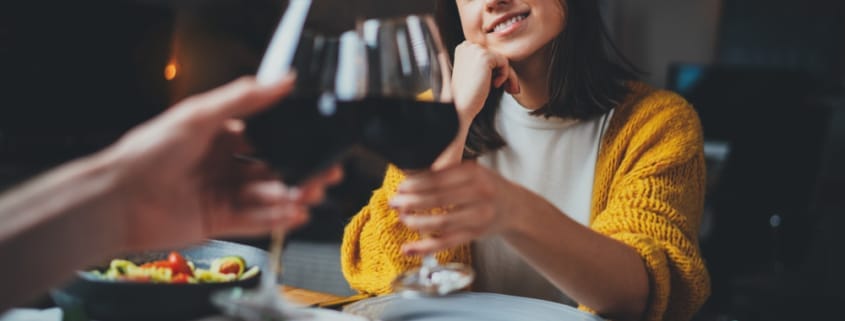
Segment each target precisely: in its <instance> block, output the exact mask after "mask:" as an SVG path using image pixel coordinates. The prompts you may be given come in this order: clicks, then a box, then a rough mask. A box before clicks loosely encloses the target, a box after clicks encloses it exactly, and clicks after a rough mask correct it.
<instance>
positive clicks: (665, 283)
mask: <svg viewBox="0 0 845 321" xmlns="http://www.w3.org/2000/svg"><path fill="white" fill-rule="evenodd" d="M632 89H633V90H632V94H631V95H630V96H629V97H628V98H627V99H626V100H625V102H623V103H622V104H620V105H619V106H617V107H616V110H615V112H614V115H613V118H612V119H611V121H610V125H609V127H608V128H607V131H606V132H605V134H604V136H603V138H602V141H601V146H600V151H599V157H598V160H597V164H596V173H595V182H594V185H593V196H592V210H591V217H590V227H591V228H592V229H593V230H595V231H596V232H598V233H601V234H604V235H607V236H608V237H611V238H613V239H616V240H618V241H620V242H622V243H625V244H627V245H629V246H631V247H632V248H633V249H635V250H636V251H637V252H638V253H639V254H640V255H641V256H642V258H643V262H645V265H646V269H647V271H648V273H649V280H650V299H649V305H648V307H647V310H646V315H644V317H643V320H649V321H651V320H689V319H690V318H692V316H693V315H694V314H695V312H696V311H697V310H698V309H699V307H700V306H701V305H702V304H703V303H704V301H705V300H706V299H707V297H708V295H709V294H710V279H709V275H708V273H707V269H706V268H705V266H704V262H703V260H702V258H701V254H700V251H699V246H698V237H697V235H698V234H697V233H698V228H699V224H700V220H701V214H702V211H703V208H704V183H705V167H704V152H703V140H702V132H701V125H700V122H699V120H698V115H697V114H696V113H695V111H694V110H693V109H692V107H691V106H689V104H688V103H687V102H686V101H685V100H684V99H683V98H681V97H680V96H678V95H676V94H674V93H671V92H668V91H664V90H654V89H652V88H650V87H648V86H647V85H644V84H640V83H637V84H633V85H632ZM402 179H403V176H402V173H401V172H400V171H399V170H398V169H397V168H395V167H393V166H390V167H388V170H387V173H386V174H385V179H384V183H383V185H382V187H381V188H380V189H378V190H376V191H375V192H374V194H373V197H372V198H371V200H370V203H369V204H368V205H367V206H365V207H364V208H363V209H362V210H361V212H359V213H358V214H357V215H356V216H355V217H353V218H352V220H351V222H350V223H349V225H347V227H346V230H345V233H344V237H343V244H342V247H341V264H342V268H343V274H344V276H345V277H346V279H347V280H348V281H349V283H350V285H351V286H352V287H353V288H354V289H356V290H358V291H360V292H365V293H371V294H376V295H378V294H385V293H389V292H390V291H391V286H390V282H391V281H392V280H393V279H394V278H395V277H396V276H397V275H398V274H400V273H402V272H404V271H406V270H408V269H411V268H414V267H416V266H419V264H420V259H419V258H417V257H407V256H404V255H402V254H401V253H400V250H399V249H400V247H401V246H402V244H405V243H408V242H412V241H415V240H418V239H419V237H420V236H419V234H418V233H415V232H412V231H410V230H408V229H407V228H406V227H405V226H404V225H402V223H401V222H400V221H399V218H398V214H397V213H396V211H394V210H392V209H391V208H390V207H389V206H388V205H387V201H388V200H389V199H390V197H391V196H392V195H393V194H394V193H395V191H396V188H397V186H398V185H399V183H400V182H401V181H402ZM438 259H439V260H440V261H441V262H463V263H467V264H469V263H470V247H469V245H464V246H461V247H459V248H456V249H453V250H449V251H443V252H441V253H439V254H438ZM580 308H581V309H582V310H585V311H591V312H592V310H591V309H589V307H584V306H581V307H580Z"/></svg>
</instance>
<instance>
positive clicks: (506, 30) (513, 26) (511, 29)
mask: <svg viewBox="0 0 845 321" xmlns="http://www.w3.org/2000/svg"><path fill="white" fill-rule="evenodd" d="M523 15H524V16H525V17H524V18H522V19H521V20H519V21H517V22H514V23H513V24H511V25H510V26H507V27H505V28H504V29H502V30H498V31H497V30H496V27H495V26H494V27H493V31H491V32H490V34H492V35H497V36H506V35H509V34H511V33H513V32H514V31H516V29H518V28H519V27H521V26H522V25H523V23H524V22H525V19H528V17H529V15H528V14H527V13H524V14H520V15H516V16H514V17H517V16H523ZM506 21H507V20H506ZM500 23H501V22H500ZM496 26H498V24H496Z"/></svg>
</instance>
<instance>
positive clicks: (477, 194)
mask: <svg viewBox="0 0 845 321" xmlns="http://www.w3.org/2000/svg"><path fill="white" fill-rule="evenodd" d="M532 195H534V194H532V193H531V192H529V191H527V190H525V189H524V188H522V187H520V186H519V185H516V184H514V183H511V182H510V181H508V180H506V179H504V178H503V177H501V176H500V175H499V174H497V173H495V172H493V171H491V170H489V169H487V168H485V167H483V166H480V165H478V164H477V163H476V162H472V161H468V162H463V163H462V164H460V165H458V166H454V167H450V168H446V169H443V170H439V171H426V172H420V173H415V174H413V175H411V176H408V177H407V178H406V179H405V181H404V182H402V183H401V184H400V185H399V188H398V191H397V192H396V195H394V196H393V198H392V199H391V200H390V201H389V205H390V206H391V207H393V208H395V209H396V210H398V211H399V217H400V219H401V220H402V222H403V223H404V224H405V225H406V226H408V228H410V229H411V230H415V231H418V232H420V233H422V234H424V235H432V236H433V237H429V238H424V239H422V240H420V241H418V242H415V243H410V244H406V245H405V246H404V247H403V249H402V250H403V252H405V253H406V254H408V255H421V254H426V253H432V252H436V251H440V250H444V249H449V248H453V247H456V246H458V245H461V244H465V243H467V242H469V241H472V240H474V239H477V238H480V237H482V236H485V235H490V234H497V233H503V232H505V231H507V230H508V229H509V228H510V227H512V226H513V224H514V223H515V222H518V220H519V218H518V215H519V210H520V209H521V208H525V207H524V206H522V205H521V204H522V202H527V201H531V200H533V199H534V197H536V196H532ZM432 208H442V209H445V210H446V213H445V214H441V215H437V214H435V215H424V214H416V215H415V214H413V213H420V212H425V211H428V210H430V209H432Z"/></svg>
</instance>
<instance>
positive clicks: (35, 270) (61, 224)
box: [0, 153, 124, 311]
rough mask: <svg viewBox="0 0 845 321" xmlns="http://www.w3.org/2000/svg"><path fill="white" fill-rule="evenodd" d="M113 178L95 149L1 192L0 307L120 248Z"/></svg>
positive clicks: (58, 281) (21, 299) (20, 301)
mask: <svg viewBox="0 0 845 321" xmlns="http://www.w3.org/2000/svg"><path fill="white" fill-rule="evenodd" d="M101 154H102V153H101ZM116 181H117V177H116V174H115V173H113V171H111V170H110V169H109V168H108V162H107V161H106V160H104V159H103V157H102V156H99V154H98V155H96V156H91V157H88V158H84V159H80V160H77V161H74V162H72V163H69V164H66V165H63V166H61V167H59V168H57V169H54V170H51V171H49V172H47V173H46V174H43V175H40V176H38V177H37V178H35V179H32V180H30V181H28V182H26V183H24V184H23V185H21V186H18V187H16V188H14V189H13V190H11V191H10V192H8V193H6V194H3V195H0V284H2V285H3V286H2V287H0V311H2V310H4V309H6V308H9V307H12V306H14V305H17V304H23V303H26V302H28V300H32V299H34V298H35V297H36V296H38V295H39V294H43V293H45V291H46V290H47V289H49V288H50V287H53V286H59V285H61V282H63V281H65V280H67V279H68V278H69V277H70V276H71V275H72V273H73V272H74V271H75V270H77V269H80V268H84V267H86V266H88V265H91V264H95V263H97V262H98V261H100V260H103V259H106V258H107V257H108V256H109V255H114V254H116V253H117V252H119V251H121V250H122V247H123V246H124V244H123V241H122V236H121V235H123V233H124V231H123V229H124V224H123V222H122V221H120V220H121V219H120V217H121V215H120V213H119V212H118V211H119V210H120V208H119V206H120V205H119V202H118V200H116V199H114V197H110V196H109V194H114V193H115V191H114V189H115V188H116V187H115V186H116Z"/></svg>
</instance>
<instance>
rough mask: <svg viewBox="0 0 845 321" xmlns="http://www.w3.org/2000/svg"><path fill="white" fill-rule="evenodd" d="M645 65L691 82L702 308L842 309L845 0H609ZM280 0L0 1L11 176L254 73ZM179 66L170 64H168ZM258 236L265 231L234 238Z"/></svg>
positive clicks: (612, 22) (364, 193) (335, 221)
mask: <svg viewBox="0 0 845 321" xmlns="http://www.w3.org/2000/svg"><path fill="white" fill-rule="evenodd" d="M601 3H602V5H603V8H604V10H605V17H606V20H607V23H608V26H609V29H610V31H611V33H612V35H613V37H614V39H615V41H616V42H617V44H619V45H620V47H621V49H622V51H623V52H624V53H625V54H626V55H627V56H629V57H630V58H631V59H632V60H633V61H634V63H635V64H637V65H638V66H640V67H641V68H643V69H644V70H645V71H646V72H647V74H645V75H644V80H645V81H646V82H648V83H650V84H652V85H654V86H657V87H665V88H669V89H672V90H675V91H677V92H679V93H680V94H682V95H684V96H685V97H686V98H687V99H688V100H689V101H690V102H692V103H693V104H694V106H695V108H696V109H697V110H698V112H699V115H700V116H701V120H702V124H703V126H704V131H705V139H706V151H707V156H708V191H707V208H706V211H705V217H704V224H703V226H702V231H701V233H700V235H701V246H702V250H703V252H704V255H705V258H706V260H707V262H708V268H709V269H710V272H711V274H712V277H713V295H712V296H711V299H710V301H709V302H708V305H707V306H706V307H705V308H704V309H703V310H702V312H701V313H699V316H698V319H701V320H734V319H737V320H796V319H812V318H815V317H821V316H823V315H832V316H836V315H841V312H840V311H839V310H838V309H837V308H838V307H839V306H842V305H841V304H842V303H845V298H844V297H843V294H842V293H843V292H842V289H843V287H845V276H844V275H845V259H843V257H845V255H843V253H845V252H843V250H842V247H841V244H845V237H843V233H842V232H841V231H840V229H841V227H842V226H845V215H843V214H845V165H842V164H845V148H843V146H845V113H844V112H845V95H843V87H845V86H843V80H845V51H843V47H845V19H843V4H842V3H843V2H842V1H834V0H830V1H824V0H805V1H786V0H731V1H719V0H701V1H692V0H671V1H670V0H641V1H624V0H604V1H602V2H601ZM431 5H432V3H431V2H428V1H419V0H403V1H378V0H354V1H340V0H324V1H319V0H318V1H315V5H314V9H313V10H312V15H311V17H310V19H309V25H308V27H309V28H311V29H314V30H318V31H320V32H324V33H329V34H336V33H339V32H342V31H344V30H349V29H352V28H354V25H355V21H356V19H360V18H362V17H375V16H384V15H394V14H404V13H412V12H427V11H430V10H431ZM284 6H285V4H284V1H270V0H249V1H243V0H182V1H179V0H173V1H165V0H135V1H130V0H112V1H105V0H103V1H93V0H86V1H31V0H7V1H3V2H0V190H2V189H5V188H7V187H9V186H13V185H14V184H16V183H19V182H21V181H23V180H25V179H27V178H30V177H32V176H33V175H35V174H37V173H39V172H41V171H43V170H45V169H47V168H50V167H52V166H55V165H56V164H59V163H61V162H64V161H67V160H70V159H73V158H76V157H79V156H81V155H85V154H88V153H91V152H94V151H96V150H99V149H100V148H102V147H104V146H106V145H107V144H109V143H111V142H113V141H114V140H115V139H117V138H118V137H119V136H120V135H121V134H123V133H124V132H125V131H126V130H127V129H129V128H131V127H132V126H134V125H136V124H138V123H140V122H142V121H144V120H146V119H148V118H150V117H152V116H154V115H156V114H158V113H159V112H161V111H162V110H164V109H165V108H167V106H170V105H171V104H173V103H174V102H176V101H179V100H180V99H182V98H184V97H186V96H188V95H191V94H193V93H198V92H202V91H205V90H208V89H211V88H214V87H216V86H219V85H221V84H223V83H225V82H227V81H229V80H231V79H234V78H236V77H238V76H241V75H246V74H254V72H255V70H256V69H257V66H258V63H259V61H260V58H261V55H262V53H263V50H264V48H265V46H266V44H267V42H268V40H269V37H270V33H271V32H272V31H273V29H274V28H275V25H276V23H277V21H278V19H279V17H280V15H281V12H282V8H284ZM168 64H173V65H175V66H176V67H177V74H176V77H175V78H173V79H172V80H167V79H165V78H164V67H165V66H166V65H168ZM384 165H385V164H384V162H383V161H382V160H380V159H378V158H377V157H374V156H372V155H370V154H369V153H367V152H366V151H363V150H356V151H354V152H353V153H352V154H351V155H350V157H348V158H347V159H346V160H345V161H344V167H345V168H346V173H347V179H346V180H345V181H344V182H343V183H342V184H341V185H339V186H337V187H335V188H333V189H332V190H331V191H330V193H329V198H328V200H327V201H326V202H325V203H324V204H322V205H321V206H319V207H318V208H316V209H315V211H314V212H315V213H314V215H313V222H312V224H310V225H309V226H307V227H306V228H304V229H302V230H299V231H297V232H295V233H294V234H293V235H291V239H292V240H303V241H310V242H322V243H336V242H338V241H339V240H340V236H341V234H342V228H343V226H344V224H345V223H346V220H347V219H348V218H349V217H350V216H351V215H353V214H354V213H355V212H356V211H357V210H358V209H359V208H360V206H361V205H363V204H364V202H366V200H367V199H368V198H369V195H370V191H371V190H372V189H374V188H376V187H377V186H378V185H379V184H380V180H381V174H382V170H383V168H384ZM239 241H243V242H247V243H253V244H258V245H261V244H263V243H262V242H264V240H261V239H258V240H239Z"/></svg>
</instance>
